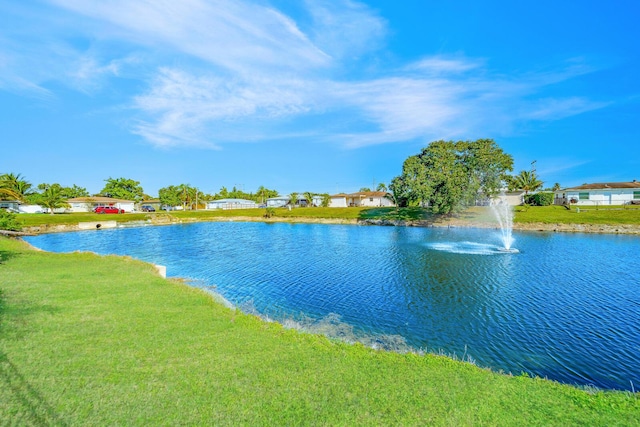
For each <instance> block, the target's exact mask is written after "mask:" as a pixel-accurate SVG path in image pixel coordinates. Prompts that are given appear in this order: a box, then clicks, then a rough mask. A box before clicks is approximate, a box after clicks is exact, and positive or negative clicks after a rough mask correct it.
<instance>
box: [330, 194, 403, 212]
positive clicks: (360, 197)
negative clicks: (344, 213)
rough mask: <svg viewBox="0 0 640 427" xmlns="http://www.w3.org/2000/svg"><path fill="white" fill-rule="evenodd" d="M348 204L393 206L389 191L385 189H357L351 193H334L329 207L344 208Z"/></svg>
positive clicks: (348, 205)
mask: <svg viewBox="0 0 640 427" xmlns="http://www.w3.org/2000/svg"><path fill="white" fill-rule="evenodd" d="M350 206H367V207H388V206H395V204H394V203H393V200H391V196H390V195H389V193H387V192H385V191H359V192H357V193H351V194H345V193H340V194H334V195H333V196H331V201H330V202H329V207H331V208H345V207H350Z"/></svg>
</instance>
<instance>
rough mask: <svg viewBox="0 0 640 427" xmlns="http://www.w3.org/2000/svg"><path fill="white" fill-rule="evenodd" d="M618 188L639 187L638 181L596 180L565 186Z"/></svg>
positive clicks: (587, 188)
mask: <svg viewBox="0 0 640 427" xmlns="http://www.w3.org/2000/svg"><path fill="white" fill-rule="evenodd" d="M613 188H616V189H619V188H640V182H637V181H635V180H634V181H631V182H597V183H594V184H582V185H579V186H577V187H571V188H565V191H566V190H610V189H613Z"/></svg>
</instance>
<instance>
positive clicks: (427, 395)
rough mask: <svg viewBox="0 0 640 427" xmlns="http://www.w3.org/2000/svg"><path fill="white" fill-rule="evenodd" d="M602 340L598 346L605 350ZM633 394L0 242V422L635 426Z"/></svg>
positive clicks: (137, 270)
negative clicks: (254, 311)
mask: <svg viewBox="0 0 640 427" xmlns="http://www.w3.org/2000/svg"><path fill="white" fill-rule="evenodd" d="M613 350H614V349H612V351H613ZM638 420H640V400H639V399H638V398H637V396H634V395H632V394H630V393H622V392H620V393H613V392H593V391H592V392H587V391H583V390H579V389H576V388H573V387H570V386H567V385H560V384H557V383H553V382H550V381H545V380H542V379H531V378H527V377H522V376H516V377H511V376H506V375H500V374H496V373H492V372H489V371H487V370H483V369H480V368H477V367H475V366H473V365H470V364H465V363H461V362H455V361H453V360H451V359H448V358H445V357H440V356H432V355H427V356H419V355H414V354H406V355H401V354H395V353H387V352H381V351H375V350H372V349H369V348H366V347H364V346H361V345H348V344H343V343H336V342H332V341H330V340H328V339H326V338H324V337H321V336H315V335H307V334H301V333H298V332H295V331H291V330H285V329H283V328H282V327H281V326H280V325H278V324H275V323H265V322H263V321H261V320H259V319H257V318H255V317H253V316H249V315H244V314H241V313H239V312H237V311H235V310H232V309H229V308H226V307H224V306H223V305H221V304H219V303H216V302H215V301H214V300H213V299H212V298H211V297H210V296H209V295H208V294H206V293H204V292H202V291H200V290H196V289H193V288H190V287H188V286H186V285H184V284H182V283H179V282H177V281H171V280H165V279H162V278H160V277H158V276H156V275H155V274H154V272H153V269H152V267H151V266H149V265H147V264H144V263H142V262H138V261H136V260H132V259H130V258H122V257H115V256H107V257H100V256H97V255H94V254H88V253H74V254H53V253H43V252H38V251H34V250H31V249H29V248H28V247H27V246H26V245H25V244H24V243H23V242H20V241H16V240H10V239H7V238H0V423H2V424H8V425H11V424H14V425H41V424H53V425H157V424H162V425H198V424H200V425H202V424H207V425H522V424H526V425H550V424H553V425H563V424H566V425H576V424H585V425H586V424H588V425H634V424H637V423H638Z"/></svg>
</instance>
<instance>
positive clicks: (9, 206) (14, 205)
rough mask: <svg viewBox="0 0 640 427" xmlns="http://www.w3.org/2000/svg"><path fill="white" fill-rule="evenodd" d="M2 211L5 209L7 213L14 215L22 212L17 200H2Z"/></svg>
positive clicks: (0, 204) (0, 206)
mask: <svg viewBox="0 0 640 427" xmlns="http://www.w3.org/2000/svg"><path fill="white" fill-rule="evenodd" d="M0 209H4V210H6V211H9V212H13V213H18V212H20V202H18V201H16V200H1V201H0Z"/></svg>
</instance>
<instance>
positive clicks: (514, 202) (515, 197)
mask: <svg viewBox="0 0 640 427" xmlns="http://www.w3.org/2000/svg"><path fill="white" fill-rule="evenodd" d="M524 195H525V192H524V191H523V190H516V191H504V192H502V193H500V194H498V195H496V196H493V197H492V198H489V197H483V198H478V199H477V200H476V206H489V205H491V204H494V203H496V202H498V201H500V200H501V199H502V198H504V200H505V201H506V202H507V204H508V205H509V206H520V205H521V204H523V203H524Z"/></svg>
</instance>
